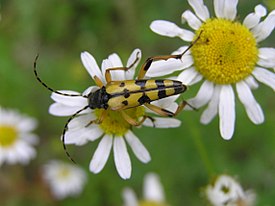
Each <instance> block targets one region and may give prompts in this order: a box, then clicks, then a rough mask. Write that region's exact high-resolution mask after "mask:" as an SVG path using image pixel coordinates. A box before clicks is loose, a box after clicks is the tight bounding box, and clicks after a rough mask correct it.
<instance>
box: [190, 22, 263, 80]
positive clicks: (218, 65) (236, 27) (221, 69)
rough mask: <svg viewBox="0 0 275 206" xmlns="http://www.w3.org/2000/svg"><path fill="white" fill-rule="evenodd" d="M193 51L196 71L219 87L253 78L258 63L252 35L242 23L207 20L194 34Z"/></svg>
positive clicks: (254, 40)
mask: <svg viewBox="0 0 275 206" xmlns="http://www.w3.org/2000/svg"><path fill="white" fill-rule="evenodd" d="M198 35H200V38H199V40H198V41H197V43H196V44H194V46H193V47H192V48H191V52H192V56H193V59H194V66H195V68H196V70H197V71H198V72H199V73H200V74H201V75H202V76H203V77H204V78H205V79H207V80H209V81H211V82H214V83H216V84H232V83H236V82H239V81H241V80H243V79H245V78H246V77H248V76H249V75H251V73H252V71H253V69H254V68H255V65H256V63H257V61H258V48H257V43H256V39H255V37H254V36H253V34H252V33H251V32H250V31H249V29H248V28H246V27H245V26H244V25H242V24H240V23H239V22H232V21H229V20H226V19H209V20H207V21H206V22H205V23H204V24H202V26H201V27H200V29H199V30H197V33H196V35H195V38H197V37H198Z"/></svg>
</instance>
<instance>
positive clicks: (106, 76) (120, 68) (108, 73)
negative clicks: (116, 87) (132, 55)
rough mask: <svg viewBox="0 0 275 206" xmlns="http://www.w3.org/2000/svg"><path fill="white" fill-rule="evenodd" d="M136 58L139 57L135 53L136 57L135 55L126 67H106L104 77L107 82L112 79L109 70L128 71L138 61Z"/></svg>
mask: <svg viewBox="0 0 275 206" xmlns="http://www.w3.org/2000/svg"><path fill="white" fill-rule="evenodd" d="M138 60H139V57H138V53H137V57H136V59H135V61H134V62H133V63H132V64H131V65H130V66H128V67H113V68H108V69H106V71H105V79H106V81H107V83H109V82H111V81H112V78H111V71H114V70H122V71H128V70H129V69H131V68H132V67H133V66H134V65H135V64H136V63H137V62H138Z"/></svg>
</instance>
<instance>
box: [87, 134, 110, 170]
mask: <svg viewBox="0 0 275 206" xmlns="http://www.w3.org/2000/svg"><path fill="white" fill-rule="evenodd" d="M112 142H113V138H112V137H111V136H109V135H105V136H104V137H103V138H102V140H101V141H100V143H99V145H98V146H97V149H96V151H95V153H94V156H93V158H92V160H91V162H90V171H91V172H93V173H96V174H97V173H99V172H100V171H101V170H102V169H103V167H104V166H105V164H106V162H107V160H108V157H109V155H110V151H111V148H112Z"/></svg>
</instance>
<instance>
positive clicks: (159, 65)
mask: <svg viewBox="0 0 275 206" xmlns="http://www.w3.org/2000/svg"><path fill="white" fill-rule="evenodd" d="M183 67H184V65H183V64H182V61H181V60H179V59H168V60H166V61H165V60H160V61H155V62H153V63H152V64H151V67H150V69H149V70H148V71H147V72H146V76H147V77H159V76H164V75H167V74H171V73H173V72H175V71H179V70H182V69H184V68H183Z"/></svg>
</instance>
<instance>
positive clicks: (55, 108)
mask: <svg viewBox="0 0 275 206" xmlns="http://www.w3.org/2000/svg"><path fill="white" fill-rule="evenodd" d="M80 109H81V107H79V106H76V107H72V106H67V105H64V104H59V103H53V104H51V105H50V107H49V113H50V114H52V115H55V116H71V115H73V114H74V113H76V112H77V111H78V110H80Z"/></svg>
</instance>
